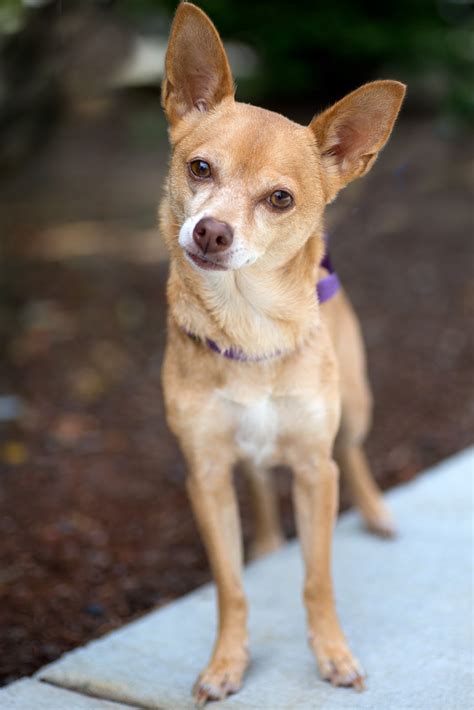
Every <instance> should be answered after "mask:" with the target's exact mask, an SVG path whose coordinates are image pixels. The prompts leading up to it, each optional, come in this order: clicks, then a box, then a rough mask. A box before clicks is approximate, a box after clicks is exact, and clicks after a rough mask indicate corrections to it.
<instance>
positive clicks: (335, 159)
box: [309, 81, 406, 202]
mask: <svg viewBox="0 0 474 710" xmlns="http://www.w3.org/2000/svg"><path fill="white" fill-rule="evenodd" d="M405 89H406V87H405V85H404V84H401V83H400V82H398V81H374V82H372V83H370V84H365V85H364V86H361V87H360V89H356V91H353V92H352V93H351V94H348V96H346V97H345V98H344V99H342V100H341V101H338V102H337V103H336V104H334V106H331V108H329V109H327V111H324V112H323V113H322V114H320V115H319V116H316V117H315V118H313V120H312V121H311V124H310V126H309V127H310V130H311V131H312V132H313V134H314V136H315V138H316V141H317V144H318V147H319V150H320V151H321V158H322V165H323V169H324V176H325V180H326V183H327V201H328V202H331V201H332V200H333V199H334V198H335V197H336V195H337V193H338V192H339V190H340V189H341V188H343V187H345V186H346V185H347V183H349V182H350V181H351V180H354V179H355V178H357V177H361V176H362V175H365V173H367V172H368V171H369V170H370V168H371V167H372V165H373V163H374V162H375V159H376V158H377V155H378V153H379V151H380V150H382V148H383V147H384V145H385V143H386V142H387V140H388V137H389V136H390V133H391V132H392V128H393V124H394V123H395V119H396V118H397V115H398V112H399V110H400V106H401V104H402V101H403V97H404V96H405Z"/></svg>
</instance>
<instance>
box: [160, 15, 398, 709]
mask: <svg viewBox="0 0 474 710" xmlns="http://www.w3.org/2000/svg"><path fill="white" fill-rule="evenodd" d="M404 94H405V86H404V85H403V84H401V83H399V82H397V81H375V82H372V83H369V84H366V85H364V86H362V87H361V88H359V89H357V90H356V91H354V92H352V93H351V94H349V95H348V96H346V97H345V98H343V99H342V100H341V101H339V102H337V103H336V104H335V105H333V106H332V107H331V108H329V109H327V110H325V111H323V112H322V113H320V114H319V115H317V116H316V117H315V118H313V120H312V121H311V123H310V125H309V126H307V127H306V126H301V125H298V124H296V123H294V122H292V121H291V120H289V119H287V118H285V117H283V116H281V115H279V114H277V113H273V112H271V111H267V110H264V109H262V108H257V107H255V106H252V105H248V104H243V103H238V102H236V101H235V99H234V84H233V79H232V75H231V71H230V67H229V63H228V60H227V57H226V53H225V50H224V47H223V44H222V42H221V40H220V37H219V35H218V33H217V30H216V29H215V27H214V25H213V24H212V22H211V21H210V19H209V18H208V17H207V15H206V14H205V13H204V12H202V10H200V9H199V8H198V7H196V6H195V5H192V4H190V3H187V2H183V3H181V4H180V5H179V6H178V9H177V12H176V15H175V19H174V22H173V25H172V29H171V35H170V40H169V44H168V49H167V54H166V61H165V75H164V80H163V84H162V105H163V108H164V111H165V114H166V117H167V120H168V122H169V135H170V142H171V146H172V156H171V162H170V169H169V176H168V179H167V184H166V189H165V195H164V198H163V200H162V203H161V206H160V228H161V233H162V235H163V238H164V240H165V242H166V245H167V248H168V250H169V254H170V273H169V280H168V286H167V299H168V323H167V344H166V349H165V356H164V362H163V372H162V382H163V391H164V399H165V407H166V416H167V422H168V424H169V427H170V429H171V430H172V431H173V432H174V434H175V435H176V436H177V438H178V440H179V443H180V447H181V449H182V452H183V455H184V457H185V460H186V463H187V467H188V477H187V489H188V493H189V497H190V500H191V505H192V508H193V512H194V515H195V518H196V521H197V524H198V527H199V530H200V533H201V535H202V538H203V541H204V544H205V547H206V551H207V554H208V558H209V562H210V565H211V568H212V572H213V576H214V579H215V582H216V586H217V596H218V619H219V623H218V634H217V639H216V642H215V646H214V649H213V652H212V656H211V659H210V662H209V664H208V666H207V668H206V669H205V670H204V671H203V672H202V673H201V675H200V676H199V677H198V680H197V681H196V684H195V686H194V689H193V692H194V696H195V699H196V701H197V702H198V703H199V704H204V703H206V702H207V701H208V700H217V699H223V698H225V697H226V696H228V695H229V694H231V693H235V692H236V691H238V690H239V688H240V687H241V685H242V681H243V676H244V673H245V670H246V668H247V666H248V663H249V655H248V650H247V628H246V618H247V604H246V599H245V595H244V591H243V587H242V581H241V568H242V541H241V530H240V522H239V516H238V508H237V501H236V495H235V491H234V488H233V482H232V472H233V467H234V464H235V463H236V462H237V461H240V462H242V463H243V466H244V470H245V475H246V477H247V479H248V481H249V484H250V488H251V491H252V495H253V501H254V508H255V517H256V521H255V530H256V539H255V543H254V547H253V553H254V556H258V555H262V554H265V553H267V552H270V551H272V550H274V549H276V548H277V547H278V546H279V545H280V544H281V543H282V539H283V537H282V533H281V530H280V525H279V520H278V514H277V504H276V500H275V492H274V491H273V489H272V481H271V477H270V474H269V468H270V467H271V466H274V465H275V464H284V465H287V466H289V467H291V469H292V471H293V495H294V504H295V511H296V519H297V529H298V535H299V538H300V541H301V546H302V551H303V558H304V562H305V570H306V574H305V584H304V601H305V606H306V610H307V618H308V627H309V640H310V646H311V648H312V649H313V651H314V654H315V657H316V661H317V665H318V668H319V672H320V675H321V677H322V678H324V679H326V680H328V681H330V682H331V683H333V684H334V685H337V686H353V687H354V688H356V689H361V688H362V687H363V686H364V672H363V670H362V668H361V666H360V665H359V663H358V661H357V660H356V659H355V658H354V656H353V655H352V653H351V651H350V650H349V648H348V644H347V642H346V640H345V638H344V634H343V632H342V630H341V627H340V625H339V621H338V618H337V614H336V609H335V602H334V595H333V586H332V579H331V538H332V530H333V525H334V521H335V516H336V511H337V504H338V471H339V469H340V470H341V472H342V474H343V475H345V476H346V477H347V481H348V483H349V486H350V489H351V491H352V495H353V498H354V502H355V504H356V505H357V506H358V507H359V508H360V511H361V513H362V516H363V518H364V519H365V522H366V523H367V525H368V527H369V528H370V529H371V530H373V531H375V532H377V533H379V534H381V535H385V536H389V535H392V534H393V533H394V525H393V521H392V519H391V517H390V514H389V512H388V510H387V509H386V507H385V505H384V503H383V501H382V498H381V494H380V492H379V490H378V489H377V486H376V484H375V482H374V480H373V478H372V475H371V473H370V470H369V467H368V464H367V460H366V457H365V455H364V452H363V449H362V444H363V441H364V438H365V436H366V434H367V432H368V429H369V425H370V418H371V394H370V390H369V386H368V383H367V376H366V363H365V355H364V348H363V344H362V338H361V333H360V328H359V325H358V322H357V319H356V316H355V314H354V311H353V309H352V307H351V305H350V302H349V300H348V298H347V296H346V295H345V293H344V291H343V290H342V288H337V286H338V284H337V282H335V281H334V279H335V275H334V274H330V273H329V271H330V268H329V263H328V261H327V258H326V260H324V258H323V257H324V253H325V248H326V247H325V241H324V236H323V213H324V208H325V206H326V205H327V204H328V203H330V202H332V201H333V200H334V198H335V197H336V195H337V193H338V191H339V190H340V189H341V188H343V187H344V186H345V185H346V184H347V183H349V182H350V181H351V180H353V179H355V178H357V177H361V176H362V175H365V173H367V172H368V170H369V169H370V168H371V166H372V165H373V163H374V161H375V160H376V158H377V155H378V153H379V151H380V150H381V149H382V148H383V146H384V145H385V143H386V141H387V139H388V137H389V135H390V133H391V131H392V128H393V125H394V122H395V120H396V117H397V115H398V112H399V109H400V106H401V103H402V101H403V97H404ZM331 278H332V279H333V281H332V285H331V283H328V281H327V280H328V279H331ZM316 284H320V285H321V286H324V284H326V286H328V285H329V291H330V294H329V295H330V296H332V297H330V298H322V297H321V293H319V296H320V297H319V298H318V292H317V291H316ZM323 295H324V294H323ZM326 295H327V293H326ZM336 462H337V463H336Z"/></svg>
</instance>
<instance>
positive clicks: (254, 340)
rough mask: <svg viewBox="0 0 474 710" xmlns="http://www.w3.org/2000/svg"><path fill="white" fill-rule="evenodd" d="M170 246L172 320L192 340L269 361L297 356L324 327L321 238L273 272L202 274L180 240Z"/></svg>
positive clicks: (248, 270)
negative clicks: (321, 325) (320, 297)
mask: <svg viewBox="0 0 474 710" xmlns="http://www.w3.org/2000/svg"><path fill="white" fill-rule="evenodd" d="M169 236H170V234H169V232H168V237H169ZM166 241H167V242H168V246H169V247H170V250H171V269H170V278H169V282H168V294H169V303H170V312H171V317H172V319H173V320H174V322H175V323H176V324H177V325H178V326H179V327H180V328H181V329H183V330H184V331H185V332H187V333H188V334H191V333H192V334H193V335H194V336H196V337H198V338H200V339H202V340H203V341H205V340H206V339H211V340H212V341H214V342H215V343H217V345H218V346H219V348H220V349H222V350H225V349H233V350H238V351H241V352H243V353H245V354H246V355H247V356H248V357H249V358H262V359H264V358H266V357H271V356H272V355H273V354H275V353H284V352H292V351H293V350H295V349H297V348H298V347H300V346H301V345H302V344H303V343H304V342H305V340H306V339H307V338H308V336H309V335H310V333H311V332H313V331H314V330H315V329H316V328H317V327H318V326H319V322H320V320H319V318H320V316H319V307H318V302H317V299H316V295H315V284H316V281H317V278H318V265H319V262H320V259H321V256H322V252H323V248H324V247H323V242H322V239H321V237H320V236H319V235H314V236H312V237H311V238H310V239H309V240H308V241H307V242H306V243H305V244H304V246H303V247H302V248H301V249H300V250H299V251H298V252H297V253H296V254H295V255H294V256H293V257H292V258H291V259H290V260H289V261H288V262H286V263H285V264H284V265H283V266H280V267H278V268H276V269H274V270H269V271H263V270H262V269H261V268H259V267H258V265H257V264H255V265H252V266H249V267H246V268H243V269H239V270H237V271H227V272H202V273H200V272H198V271H197V269H196V268H195V267H194V266H193V265H191V264H190V263H189V262H188V261H187V259H186V257H185V256H184V254H183V252H182V250H181V248H180V247H179V245H178V243H177V235H176V234H175V235H174V237H173V239H172V240H170V239H169V238H168V239H166Z"/></svg>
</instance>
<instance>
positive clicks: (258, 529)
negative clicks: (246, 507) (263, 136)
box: [243, 462, 284, 559]
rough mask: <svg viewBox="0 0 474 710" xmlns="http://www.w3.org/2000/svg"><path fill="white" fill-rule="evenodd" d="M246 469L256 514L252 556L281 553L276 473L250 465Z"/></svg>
mask: <svg viewBox="0 0 474 710" xmlns="http://www.w3.org/2000/svg"><path fill="white" fill-rule="evenodd" d="M243 470H244V475H245V478H246V481H247V487H248V490H249V493H250V498H251V506H252V513H253V529H254V540H253V542H252V544H251V546H250V550H249V557H250V559H257V558H258V557H262V556H263V555H267V554H268V553H269V552H273V551H274V550H277V549H278V548H279V547H281V545H282V544H283V541H284V536H283V532H282V528H281V522H280V513H279V510H278V494H277V490H276V486H275V481H274V477H273V474H272V472H271V471H269V470H268V469H267V468H265V467H264V466H257V465H254V464H252V463H250V462H246V463H245V464H244V467H243Z"/></svg>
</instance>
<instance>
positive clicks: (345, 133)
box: [324, 118, 369, 160]
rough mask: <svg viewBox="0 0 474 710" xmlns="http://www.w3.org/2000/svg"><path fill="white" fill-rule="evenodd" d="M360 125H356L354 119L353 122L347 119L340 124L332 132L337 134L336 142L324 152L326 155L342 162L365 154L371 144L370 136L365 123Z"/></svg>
mask: <svg viewBox="0 0 474 710" xmlns="http://www.w3.org/2000/svg"><path fill="white" fill-rule="evenodd" d="M359 124H361V125H356V121H355V120H354V119H353V118H352V120H351V119H350V118H347V119H346V120H345V121H343V122H340V123H339V125H338V126H336V127H335V130H334V131H331V132H334V133H335V134H336V135H335V136H334V138H335V140H334V142H333V143H332V145H331V146H330V148H328V149H327V150H325V151H324V155H331V156H334V157H335V158H339V159H340V160H342V159H343V158H345V157H348V156H354V155H361V154H363V153H364V151H365V149H366V147H367V145H368V143H369V140H368V138H369V136H368V131H367V130H366V131H364V128H366V127H365V126H364V125H363V122H362V121H359Z"/></svg>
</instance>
